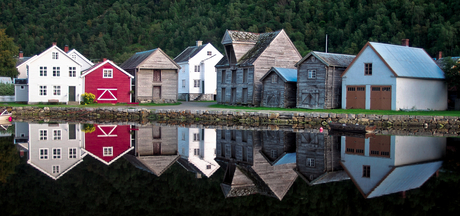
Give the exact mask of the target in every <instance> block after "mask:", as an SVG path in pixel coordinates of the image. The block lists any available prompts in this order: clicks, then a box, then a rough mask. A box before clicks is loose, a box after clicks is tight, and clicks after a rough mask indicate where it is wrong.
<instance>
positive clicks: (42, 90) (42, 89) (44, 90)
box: [38, 86, 46, 96]
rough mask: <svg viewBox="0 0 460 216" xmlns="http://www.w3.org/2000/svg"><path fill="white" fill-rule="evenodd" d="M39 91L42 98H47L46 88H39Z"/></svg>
mask: <svg viewBox="0 0 460 216" xmlns="http://www.w3.org/2000/svg"><path fill="white" fill-rule="evenodd" d="M38 88H39V91H38V94H39V95H40V96H46V86H39V87H38Z"/></svg>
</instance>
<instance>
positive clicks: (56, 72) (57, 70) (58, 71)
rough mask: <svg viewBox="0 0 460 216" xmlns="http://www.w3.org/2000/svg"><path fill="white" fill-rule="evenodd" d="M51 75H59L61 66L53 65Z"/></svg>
mask: <svg viewBox="0 0 460 216" xmlns="http://www.w3.org/2000/svg"><path fill="white" fill-rule="evenodd" d="M53 76H54V77H58V76H61V67H53Z"/></svg>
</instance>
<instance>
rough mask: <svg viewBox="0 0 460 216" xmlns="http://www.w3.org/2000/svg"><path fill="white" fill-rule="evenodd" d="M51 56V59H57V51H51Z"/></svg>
mask: <svg viewBox="0 0 460 216" xmlns="http://www.w3.org/2000/svg"><path fill="white" fill-rule="evenodd" d="M51 56H52V57H51V58H52V59H59V53H58V52H52V53H51Z"/></svg>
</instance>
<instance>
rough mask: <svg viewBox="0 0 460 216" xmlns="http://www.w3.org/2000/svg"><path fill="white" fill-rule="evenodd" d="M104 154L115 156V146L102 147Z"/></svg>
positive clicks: (105, 155)
mask: <svg viewBox="0 0 460 216" xmlns="http://www.w3.org/2000/svg"><path fill="white" fill-rule="evenodd" d="M102 156H104V157H110V156H113V147H102Z"/></svg>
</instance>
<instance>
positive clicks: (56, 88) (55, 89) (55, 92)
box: [53, 86, 61, 95]
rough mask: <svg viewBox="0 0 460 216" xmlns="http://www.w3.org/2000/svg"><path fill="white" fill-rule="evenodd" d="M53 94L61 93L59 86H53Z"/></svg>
mask: <svg viewBox="0 0 460 216" xmlns="http://www.w3.org/2000/svg"><path fill="white" fill-rule="evenodd" d="M53 95H61V86H53Z"/></svg>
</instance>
